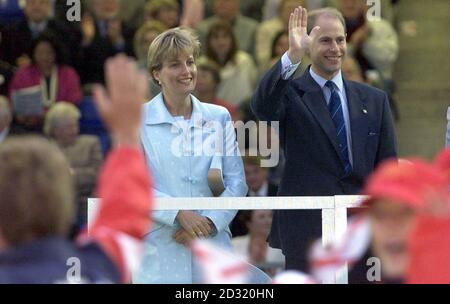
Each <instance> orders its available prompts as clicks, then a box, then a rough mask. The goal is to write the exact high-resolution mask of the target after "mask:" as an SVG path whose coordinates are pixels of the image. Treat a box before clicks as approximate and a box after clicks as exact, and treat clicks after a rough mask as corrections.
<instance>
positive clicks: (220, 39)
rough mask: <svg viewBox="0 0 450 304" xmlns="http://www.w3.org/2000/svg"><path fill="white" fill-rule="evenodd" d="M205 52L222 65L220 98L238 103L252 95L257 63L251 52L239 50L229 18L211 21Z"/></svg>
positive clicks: (213, 60)
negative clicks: (226, 20) (225, 20)
mask: <svg viewBox="0 0 450 304" xmlns="http://www.w3.org/2000/svg"><path fill="white" fill-rule="evenodd" d="M233 1H234V0H233ZM205 55H206V57H207V58H208V59H209V60H211V61H212V62H214V63H215V64H217V65H218V66H219V67H220V76H221V78H222V80H221V82H220V85H219V89H218V92H217V96H218V97H219V98H221V99H224V100H227V101H229V102H231V103H233V104H235V105H238V104H240V103H241V102H243V101H245V100H246V99H248V98H250V97H251V96H252V94H253V90H254V89H255V86H256V76H257V71H256V67H255V63H254V62H253V59H252V57H251V56H250V55H249V54H248V53H246V52H244V51H240V50H238V47H237V41H236V37H235V36H234V33H233V30H232V28H231V26H230V25H229V24H228V23H227V22H224V21H218V22H216V23H214V24H212V25H211V27H210V30H209V33H208V36H207V39H206V53H205Z"/></svg>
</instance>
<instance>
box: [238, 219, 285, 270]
mask: <svg viewBox="0 0 450 304" xmlns="http://www.w3.org/2000/svg"><path fill="white" fill-rule="evenodd" d="M240 218H241V220H242V221H243V222H244V223H245V225H246V226H247V229H248V233H247V234H246V235H242V236H238V237H235V238H233V239H232V240H231V242H232V244H233V249H234V251H235V252H236V253H238V254H240V255H243V256H246V257H247V259H248V261H249V262H250V263H251V264H253V265H255V266H257V267H258V268H260V269H261V270H263V271H265V272H266V273H267V274H268V275H269V276H271V277H273V276H274V275H275V274H277V272H279V271H281V270H283V269H284V264H285V259H284V255H283V253H282V252H281V249H276V248H272V247H269V244H268V243H267V237H268V235H269V232H270V228H271V226H272V210H249V211H243V212H242V213H241V215H240Z"/></svg>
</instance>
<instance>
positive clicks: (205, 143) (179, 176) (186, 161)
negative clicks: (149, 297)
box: [134, 28, 247, 284]
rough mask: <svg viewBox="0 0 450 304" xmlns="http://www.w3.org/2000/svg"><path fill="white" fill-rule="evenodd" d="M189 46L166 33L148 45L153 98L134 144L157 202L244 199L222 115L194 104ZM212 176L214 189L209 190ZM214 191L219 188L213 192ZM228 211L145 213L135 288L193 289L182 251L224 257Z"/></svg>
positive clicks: (194, 45) (187, 37) (192, 48)
mask: <svg viewBox="0 0 450 304" xmlns="http://www.w3.org/2000/svg"><path fill="white" fill-rule="evenodd" d="M199 51H200V45H199V41H198V40H197V38H196V37H195V36H194V35H193V34H192V32H190V31H189V30H187V29H181V28H175V29H170V30H168V31H166V32H164V33H162V34H161V35H159V36H158V37H156V39H155V40H154V41H153V42H152V44H151V45H150V49H149V55H148V68H149V72H150V75H151V77H152V78H153V80H154V81H155V82H156V83H157V84H158V85H160V86H161V94H159V95H157V96H155V97H154V98H153V99H152V100H151V101H149V102H148V103H146V104H145V105H144V114H143V115H144V116H143V117H144V120H143V122H142V125H141V144H142V146H143V148H144V152H145V156H146V160H147V165H148V167H149V169H150V171H151V172H152V174H153V176H154V182H155V188H154V192H155V195H156V196H157V197H193V198H194V197H212V196H221V197H234V196H245V194H246V193H247V186H246V185H245V177H244V168H243V164H242V159H241V157H240V154H239V149H238V144H237V141H236V135H235V132H234V128H233V124H232V120H231V116H230V113H229V112H228V111H227V110H226V109H225V108H224V107H221V106H217V105H213V104H210V103H206V102H201V101H200V100H198V99H197V98H196V97H195V96H194V95H192V93H193V92H194V89H195V86H196V82H197V65H196V60H197V58H198V55H199ZM211 172H216V174H215V175H216V176H218V178H217V179H218V180H219V181H220V182H219V186H218V187H217V188H216V190H217V191H215V190H214V187H211V183H210V182H209V181H210V180H209V176H211V175H210V173H211ZM220 184H222V185H220ZM235 215H236V211H235V210H163V211H156V212H154V213H153V219H154V220H155V224H154V226H153V229H152V230H151V231H149V232H148V235H147V239H146V248H145V256H144V259H143V263H142V265H141V269H140V270H139V272H138V273H136V277H135V280H134V281H135V282H137V283H184V284H189V283H199V282H200V280H201V275H200V272H199V268H198V267H197V265H195V264H194V263H193V257H192V252H191V250H190V247H189V245H190V243H191V242H192V241H193V240H195V239H198V238H205V239H208V240H211V241H212V242H213V243H214V244H215V245H217V246H220V247H222V248H225V249H229V250H230V251H231V241H230V239H231V233H230V230H229V228H228V225H229V224H230V222H231V220H232V219H233V218H234V216H235Z"/></svg>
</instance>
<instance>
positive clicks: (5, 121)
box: [0, 95, 12, 144]
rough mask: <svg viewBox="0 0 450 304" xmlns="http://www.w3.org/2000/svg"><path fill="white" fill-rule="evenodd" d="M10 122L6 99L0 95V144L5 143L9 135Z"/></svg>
mask: <svg viewBox="0 0 450 304" xmlns="http://www.w3.org/2000/svg"><path fill="white" fill-rule="evenodd" d="M11 121H12V114H11V109H10V108H9V102H8V99H7V98H6V97H5V96H2V95H0V144H1V143H2V142H3V141H5V139H6V137H7V136H8V135H9V127H10V125H11Z"/></svg>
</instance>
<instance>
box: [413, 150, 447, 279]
mask: <svg viewBox="0 0 450 304" xmlns="http://www.w3.org/2000/svg"><path fill="white" fill-rule="evenodd" d="M434 163H435V165H436V167H437V168H439V169H440V170H441V171H442V173H443V174H444V175H445V177H446V178H447V179H446V191H445V192H444V193H443V194H441V195H439V194H436V193H430V198H431V199H432V201H431V203H430V204H428V206H427V208H426V209H425V211H426V212H423V213H422V214H421V215H420V217H419V218H418V220H417V225H416V227H415V230H414V232H413V233H412V237H411V239H410V251H411V253H410V256H411V257H410V265H409V269H408V274H407V282H408V283H411V284H450V267H449V261H450V234H449V233H448V232H449V231H450V148H447V149H445V150H443V151H442V152H441V153H439V154H438V155H437V157H436V159H435V162H434Z"/></svg>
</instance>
